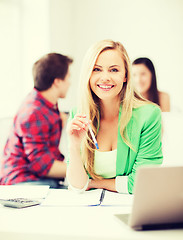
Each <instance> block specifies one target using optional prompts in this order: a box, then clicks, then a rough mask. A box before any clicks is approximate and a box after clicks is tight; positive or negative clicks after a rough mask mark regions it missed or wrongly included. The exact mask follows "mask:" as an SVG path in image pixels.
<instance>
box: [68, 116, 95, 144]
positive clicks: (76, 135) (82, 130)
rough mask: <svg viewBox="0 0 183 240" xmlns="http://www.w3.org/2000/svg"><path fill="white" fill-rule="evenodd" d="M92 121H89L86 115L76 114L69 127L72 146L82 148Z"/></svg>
mask: <svg viewBox="0 0 183 240" xmlns="http://www.w3.org/2000/svg"><path fill="white" fill-rule="evenodd" d="M89 123H90V121H88V120H87V118H86V115H81V114H76V115H75V116H74V118H73V119H72V120H71V121H70V123H69V124H68V126H67V133H68V136H69V138H70V143H71V144H72V146H77V147H80V144H81V140H82V139H83V137H84V135H85V134H86V131H87V129H88V124H89Z"/></svg>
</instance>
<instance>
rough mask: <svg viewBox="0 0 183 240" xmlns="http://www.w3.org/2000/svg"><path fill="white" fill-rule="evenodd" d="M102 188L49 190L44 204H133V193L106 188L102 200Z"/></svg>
mask: <svg viewBox="0 0 183 240" xmlns="http://www.w3.org/2000/svg"><path fill="white" fill-rule="evenodd" d="M101 194H102V189H95V190H90V191H86V192H84V193H76V192H74V191H71V190H65V189H62V190H59V191H58V190H54V189H51V190H50V191H49V194H48V196H47V197H46V199H45V200H44V201H43V202H42V204H41V205H42V206H86V207H87V206H131V205H132V201H133V195H130V194H119V193H114V192H110V191H107V190H105V194H104V198H103V200H102V201H101V202H100V199H101Z"/></svg>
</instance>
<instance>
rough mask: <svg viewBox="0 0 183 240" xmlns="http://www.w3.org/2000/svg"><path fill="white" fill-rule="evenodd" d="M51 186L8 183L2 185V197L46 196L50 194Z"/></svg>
mask: <svg viewBox="0 0 183 240" xmlns="http://www.w3.org/2000/svg"><path fill="white" fill-rule="evenodd" d="M49 187H50V186H47V185H41V186H40V185H39V186H25V185H24V186H23V185H8V186H4V185H2V186H0V199H10V198H31V199H38V198H39V199H40V198H45V197H46V196H47V194H48V191H49Z"/></svg>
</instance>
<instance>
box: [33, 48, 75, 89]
mask: <svg viewBox="0 0 183 240" xmlns="http://www.w3.org/2000/svg"><path fill="white" fill-rule="evenodd" d="M72 61H73V60H72V59H71V58H69V57H67V56H64V55H61V54H59V53H49V54H47V55H45V56H43V57H42V58H40V59H39V60H38V61H37V62H35V63H34V65H33V69H32V73H33V78H34V87H35V88H36V89H37V90H38V91H44V90H47V89H49V88H50V87H51V85H52V84H53V81H54V79H55V78H60V79H62V80H64V78H65V76H66V74H67V71H68V67H69V64H70V63H72Z"/></svg>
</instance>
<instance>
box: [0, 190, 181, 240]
mask: <svg viewBox="0 0 183 240" xmlns="http://www.w3.org/2000/svg"><path fill="white" fill-rule="evenodd" d="M51 191H52V190H50V194H51ZM57 191H62V190H57ZM130 211H131V207H61V206H50V207H48V206H35V207H30V208H25V209H12V208H6V207H3V206H0V240H38V239H39V240H43V239H44V240H58V239H59V240H68V239H70V240H71V239H73V240H103V239H105V240H109V239H110V240H113V239H114V240H117V239H121V240H122V239H125V240H133V239H134V240H135V239H139V240H143V239H144V240H152V239H153V240H159V239H161V240H164V239H166V240H172V239H174V240H183V229H181V230H165V231H146V232H136V231H133V230H131V229H130V228H129V227H128V226H126V225H125V224H124V223H122V222H120V221H119V220H117V219H116V218H115V217H114V214H119V213H129V212H130Z"/></svg>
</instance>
